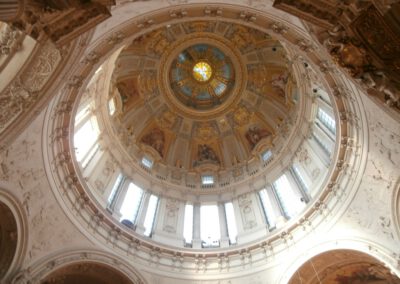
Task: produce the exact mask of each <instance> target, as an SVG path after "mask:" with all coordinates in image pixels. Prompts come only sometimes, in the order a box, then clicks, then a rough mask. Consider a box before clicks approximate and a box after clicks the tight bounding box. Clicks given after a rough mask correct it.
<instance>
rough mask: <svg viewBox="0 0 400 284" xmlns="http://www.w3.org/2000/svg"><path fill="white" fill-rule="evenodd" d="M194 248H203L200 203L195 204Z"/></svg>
mask: <svg viewBox="0 0 400 284" xmlns="http://www.w3.org/2000/svg"><path fill="white" fill-rule="evenodd" d="M192 244H193V248H201V237H200V203H194V204H193V241H192Z"/></svg>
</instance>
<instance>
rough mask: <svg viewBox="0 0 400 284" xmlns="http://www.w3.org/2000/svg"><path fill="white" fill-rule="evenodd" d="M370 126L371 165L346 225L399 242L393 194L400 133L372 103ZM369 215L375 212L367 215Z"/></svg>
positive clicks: (352, 205)
mask: <svg viewBox="0 0 400 284" xmlns="http://www.w3.org/2000/svg"><path fill="white" fill-rule="evenodd" d="M366 103H367V104H370V106H369V109H370V111H369V112H368V113H367V116H368V121H369V123H370V130H369V141H370V144H369V153H368V162H367V166H366V169H365V172H364V176H363V178H362V181H361V184H360V187H359V190H358V193H357V195H356V197H355V199H354V201H353V203H352V204H351V205H350V208H349V209H348V211H347V213H346V215H345V217H344V222H345V223H349V224H351V226H357V227H359V228H360V229H363V230H366V231H367V232H368V233H372V234H373V235H374V236H376V237H377V238H381V237H384V238H386V239H388V240H391V241H395V233H394V228H393V220H392V218H391V212H390V210H391V207H390V206H388V204H391V196H392V191H393V190H394V185H395V184H396V181H397V179H398V178H399V172H398V169H399V167H400V153H399V145H400V134H399V133H400V129H399V127H398V125H396V123H395V121H393V120H392V119H390V118H389V117H387V116H385V115H380V116H378V115H377V114H378V113H381V112H379V110H375V108H377V106H375V105H374V104H372V103H371V102H369V101H366ZM366 212H374V213H373V214H366Z"/></svg>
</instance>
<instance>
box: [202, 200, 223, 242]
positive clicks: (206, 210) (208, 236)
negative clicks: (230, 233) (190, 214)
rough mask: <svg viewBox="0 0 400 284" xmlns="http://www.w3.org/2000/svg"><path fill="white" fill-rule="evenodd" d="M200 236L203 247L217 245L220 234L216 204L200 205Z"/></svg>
mask: <svg viewBox="0 0 400 284" xmlns="http://www.w3.org/2000/svg"><path fill="white" fill-rule="evenodd" d="M200 237H201V240H202V243H203V247H213V246H219V240H220V238H221V234H220V228H219V217H218V206H217V205H202V206H201V207H200Z"/></svg>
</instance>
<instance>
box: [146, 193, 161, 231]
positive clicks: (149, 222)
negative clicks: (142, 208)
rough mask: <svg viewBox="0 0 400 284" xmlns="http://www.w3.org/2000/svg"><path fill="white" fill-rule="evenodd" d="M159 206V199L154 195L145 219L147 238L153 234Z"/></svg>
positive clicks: (151, 197)
mask: <svg viewBox="0 0 400 284" xmlns="http://www.w3.org/2000/svg"><path fill="white" fill-rule="evenodd" d="M157 205H158V197H157V196H155V195H153V194H152V195H151V196H150V200H149V207H147V212H146V217H145V218H144V228H145V231H144V235H145V236H148V237H149V236H150V235H151V233H152V232H153V225H154V219H155V217H156V211H157Z"/></svg>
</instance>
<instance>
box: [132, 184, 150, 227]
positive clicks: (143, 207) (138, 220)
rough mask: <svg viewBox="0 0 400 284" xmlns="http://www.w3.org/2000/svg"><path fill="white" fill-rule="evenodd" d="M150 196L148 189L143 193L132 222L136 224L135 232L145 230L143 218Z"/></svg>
mask: <svg viewBox="0 0 400 284" xmlns="http://www.w3.org/2000/svg"><path fill="white" fill-rule="evenodd" d="M150 196H151V192H149V191H145V192H144V193H143V196H142V202H141V204H140V208H139V212H138V215H137V217H136V221H135V220H134V224H136V232H137V233H139V234H142V235H143V234H144V232H145V231H146V228H145V227H144V219H145V218H146V213H147V208H148V207H149V201H150Z"/></svg>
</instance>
